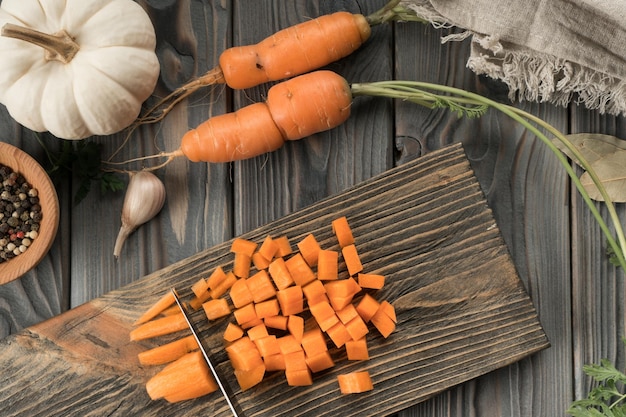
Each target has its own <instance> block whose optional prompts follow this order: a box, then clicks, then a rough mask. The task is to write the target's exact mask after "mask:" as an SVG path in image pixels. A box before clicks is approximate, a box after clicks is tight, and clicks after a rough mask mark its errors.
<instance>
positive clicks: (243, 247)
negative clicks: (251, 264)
mask: <svg viewBox="0 0 626 417" xmlns="http://www.w3.org/2000/svg"><path fill="white" fill-rule="evenodd" d="M257 246H258V244H257V243H256V242H253V241H251V240H248V239H244V238H241V237H237V238H235V239H233V242H232V244H231V246H230V251H231V252H232V253H234V254H238V253H243V254H244V255H248V257H249V258H252V254H253V253H254V251H256V248H257Z"/></svg>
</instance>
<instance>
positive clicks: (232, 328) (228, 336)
mask: <svg viewBox="0 0 626 417" xmlns="http://www.w3.org/2000/svg"><path fill="white" fill-rule="evenodd" d="M243 334H244V331H243V329H242V328H241V327H239V326H238V325H236V324H235V323H228V326H226V330H224V340H225V341H227V342H234V341H235V340H237V339H239V338H240V337H242V336H243Z"/></svg>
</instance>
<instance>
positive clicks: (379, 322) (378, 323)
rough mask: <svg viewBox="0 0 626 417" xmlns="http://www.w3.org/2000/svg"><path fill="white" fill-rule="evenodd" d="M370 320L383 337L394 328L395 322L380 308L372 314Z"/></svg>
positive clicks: (387, 335) (386, 336)
mask: <svg viewBox="0 0 626 417" xmlns="http://www.w3.org/2000/svg"><path fill="white" fill-rule="evenodd" d="M371 322H372V324H373V325H374V326H375V327H376V329H377V330H378V331H379V332H380V334H381V335H382V336H383V337H384V338H385V339H386V338H388V337H389V335H390V334H391V333H393V331H394V330H395V329H396V323H394V321H393V320H392V319H391V317H389V316H388V315H387V314H386V313H385V311H384V310H383V309H380V308H379V309H378V311H376V313H375V314H374V315H373V316H372V319H371Z"/></svg>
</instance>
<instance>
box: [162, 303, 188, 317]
mask: <svg viewBox="0 0 626 417" xmlns="http://www.w3.org/2000/svg"><path fill="white" fill-rule="evenodd" d="M196 310H197V308H196ZM178 313H180V307H178V305H177V304H174V305H173V306H170V307H168V308H166V309H165V310H163V311H162V312H161V315H163V316H171V315H174V314H178Z"/></svg>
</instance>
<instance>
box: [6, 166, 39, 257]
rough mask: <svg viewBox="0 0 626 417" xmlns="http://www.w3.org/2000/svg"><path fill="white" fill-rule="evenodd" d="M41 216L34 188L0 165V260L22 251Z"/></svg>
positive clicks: (30, 241) (19, 176) (36, 234)
mask: <svg viewBox="0 0 626 417" xmlns="http://www.w3.org/2000/svg"><path fill="white" fill-rule="evenodd" d="M41 219H42V212H41V205H40V204H39V195H38V192H37V189H36V188H33V187H32V186H31V185H30V184H29V183H28V182H27V181H26V179H25V178H24V176H23V175H22V174H20V173H18V172H15V171H14V170H13V169H11V168H10V167H8V166H6V165H3V164H0V263H2V262H5V261H8V260H9V259H12V258H14V257H16V256H18V255H21V254H22V253H24V252H25V251H26V250H27V249H28V247H29V246H30V245H31V244H32V242H33V240H34V239H35V238H37V236H38V234H39V225H40V223H41Z"/></svg>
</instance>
